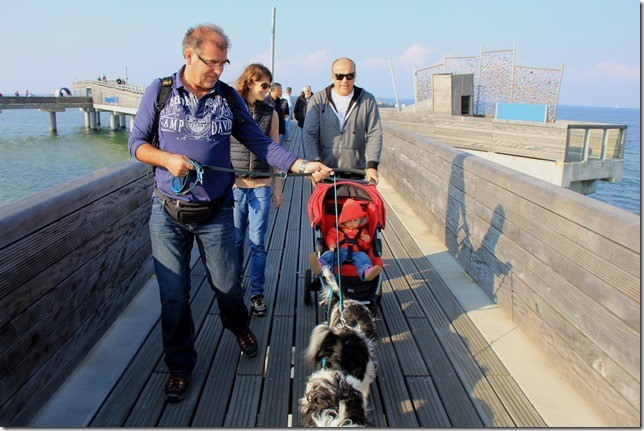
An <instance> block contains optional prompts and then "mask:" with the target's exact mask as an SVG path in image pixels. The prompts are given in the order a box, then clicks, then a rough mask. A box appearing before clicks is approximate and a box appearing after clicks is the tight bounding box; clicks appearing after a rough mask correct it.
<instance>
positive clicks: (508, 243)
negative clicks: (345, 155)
mask: <svg viewBox="0 0 644 431" xmlns="http://www.w3.org/2000/svg"><path fill="white" fill-rule="evenodd" d="M383 130H384V148H383V154H382V159H381V164H380V168H379V169H380V170H381V172H382V174H383V176H384V177H386V178H387V182H388V183H389V184H391V185H392V186H393V187H394V188H396V190H397V192H398V193H399V194H401V195H403V196H408V197H409V200H410V204H411V206H412V207H413V208H415V210H416V211H417V213H418V214H419V215H420V216H421V217H423V219H425V220H427V222H428V223H429V225H430V226H431V228H432V229H433V231H434V233H435V234H436V235H437V236H438V237H439V238H441V239H442V240H443V241H444V242H445V244H446V246H447V247H448V249H449V250H450V253H451V254H452V255H453V256H454V257H455V258H456V259H457V260H458V261H459V262H460V263H461V265H462V266H463V268H464V269H465V270H466V271H467V273H468V274H469V275H470V276H471V277H472V278H473V279H474V280H476V282H477V283H478V284H479V285H480V286H481V287H482V288H483V289H484V290H485V291H486V292H487V293H488V295H489V296H490V297H491V298H493V300H494V301H495V302H496V303H497V304H498V305H499V306H500V307H501V308H502V309H504V310H505V311H506V312H507V313H508V315H509V316H511V317H512V319H513V320H514V321H515V322H516V324H517V325H518V326H519V327H520V328H521V330H523V331H524V332H525V333H526V334H527V335H528V336H529V337H530V338H531V340H532V341H533V342H534V343H535V345H536V346H537V347H538V348H539V349H540V350H541V351H543V353H544V354H545V355H546V356H547V357H549V358H550V359H551V361H552V362H553V364H554V365H555V366H556V367H558V368H559V369H560V371H561V373H562V375H563V376H565V377H566V379H567V380H568V381H569V383H570V384H571V385H572V386H573V387H574V388H575V389H576V390H577V391H578V392H579V393H580V394H581V395H582V397H583V398H584V399H585V400H586V401H587V402H588V403H589V405H590V406H592V408H593V409H595V410H596V412H597V413H598V414H599V415H600V416H601V417H602V419H603V420H604V421H605V422H606V423H608V424H610V426H632V427H638V426H640V350H641V349H640V347H641V344H640V220H639V217H638V216H637V215H635V214H632V213H628V212H626V211H623V210H620V209H618V208H615V207H612V206H610V205H607V204H604V203H602V202H599V201H596V200H594V199H591V198H588V197H585V196H582V195H579V194H577V193H574V192H572V191H570V190H566V189H563V188H561V187H557V186H554V185H551V184H548V183H546V182H544V181H541V180H538V179H536V178H533V177H530V176H528V175H525V174H522V173H519V172H517V171H514V170H512V169H508V168H505V167H503V166H500V165H497V164H495V163H492V162H490V161H487V160H484V159H481V158H479V157H475V156H473V155H471V154H468V153H466V152H463V151H461V150H458V149H456V148H452V147H451V146H448V145H444V144H441V143H439V142H437V141H434V140H431V139H428V138H426V137H423V136H420V135H418V134H415V133H413V132H410V131H408V130H404V129H402V128H400V127H397V126H395V125H392V124H391V123H389V122H387V121H385V122H384V126H383Z"/></svg>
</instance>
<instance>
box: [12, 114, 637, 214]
mask: <svg viewBox="0 0 644 431" xmlns="http://www.w3.org/2000/svg"><path fill="white" fill-rule="evenodd" d="M556 118H557V119H559V120H564V119H566V120H578V121H588V122H597V123H611V124H625V125H627V126H628V129H627V131H626V146H625V150H624V167H623V171H622V179H621V180H620V181H619V182H617V183H608V182H605V181H598V182H597V191H596V193H593V194H591V195H589V196H590V197H591V198H594V199H597V200H600V201H603V202H606V203H608V204H611V205H614V206H617V207H619V208H622V209H625V210H627V211H630V212H633V213H635V214H640V110H639V109H625V108H589V107H579V106H558V107H557V115H556ZM56 120H57V133H55V134H53V133H51V132H50V131H49V114H48V113H46V112H40V111H38V110H33V109H15V110H13V109H5V110H4V111H2V113H0V207H1V206H2V205H5V204H8V203H10V202H14V201H16V200H18V199H22V198H25V197H28V196H30V195H32V194H34V193H36V192H39V191H42V190H46V189H49V188H55V187H57V186H59V185H60V184H61V183H63V182H65V181H71V180H74V179H77V178H79V177H81V176H84V175H87V174H89V173H91V172H94V171H96V170H99V169H102V168H105V167H107V166H110V165H113V164H115V163H119V162H122V161H124V160H127V159H129V158H130V155H129V153H128V149H127V140H128V135H129V132H127V131H125V130H119V131H111V130H110V128H109V115H108V114H107V113H103V114H101V122H102V127H101V128H100V129H99V130H87V129H86V128H85V120H84V114H83V112H82V111H80V110H79V109H68V110H67V111H65V112H59V113H57V114H56Z"/></svg>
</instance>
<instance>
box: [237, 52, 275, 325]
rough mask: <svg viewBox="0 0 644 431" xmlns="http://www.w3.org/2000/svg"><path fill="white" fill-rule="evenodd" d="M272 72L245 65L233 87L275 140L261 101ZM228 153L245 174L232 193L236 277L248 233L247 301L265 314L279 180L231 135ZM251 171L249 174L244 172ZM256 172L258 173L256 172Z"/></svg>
mask: <svg viewBox="0 0 644 431" xmlns="http://www.w3.org/2000/svg"><path fill="white" fill-rule="evenodd" d="M272 80H273V75H272V74H271V71H270V70H269V69H268V68H267V67H266V66H264V65H262V64H258V63H254V64H251V65H249V66H247V67H246V68H245V69H244V71H243V72H242V74H241V76H240V77H239V78H238V79H237V81H236V88H237V91H238V92H239V94H240V95H241V97H242V99H244V102H246V105H247V106H248V109H249V110H250V112H251V114H252V115H253V118H254V119H255V122H256V123H257V125H258V126H259V128H260V129H261V130H262V132H263V133H264V134H265V135H266V136H268V137H269V138H271V140H273V141H274V142H278V141H279V118H278V116H277V112H275V109H274V108H273V107H272V106H269V105H268V104H266V103H264V100H265V99H266V94H267V93H268V90H269V88H270V86H271V81H272ZM230 156H231V158H232V162H233V167H234V168H235V169H238V170H240V171H244V173H240V174H237V175H236V179H235V186H234V187H233V193H234V196H235V246H236V247H237V256H238V260H239V278H240V280H242V277H243V274H244V267H243V265H242V263H243V261H244V243H245V241H246V236H247V233H248V240H249V244H250V262H249V265H248V266H249V275H250V283H248V285H249V286H250V302H251V312H252V313H253V314H254V315H255V316H264V315H265V314H266V300H265V297H264V283H265V276H264V272H265V269H266V245H265V239H266V231H267V229H268V213H269V211H270V209H271V196H272V200H273V202H274V203H275V207H276V208H279V207H280V205H282V180H281V178H279V177H278V176H273V177H269V176H262V174H266V173H270V172H273V173H277V172H279V170H278V169H276V168H272V167H271V166H270V165H269V164H268V163H266V162H265V161H264V160H262V159H260V158H259V157H257V156H255V155H254V154H253V153H252V152H251V151H250V150H249V149H248V148H246V147H245V146H244V145H242V144H241V142H239V141H238V140H237V139H235V138H234V137H233V138H231V139H230ZM247 172H252V173H247ZM258 174H259V175H258Z"/></svg>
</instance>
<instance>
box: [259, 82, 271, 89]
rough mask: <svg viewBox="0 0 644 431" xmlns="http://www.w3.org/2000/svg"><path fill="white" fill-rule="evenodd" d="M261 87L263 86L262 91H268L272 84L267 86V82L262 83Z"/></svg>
mask: <svg viewBox="0 0 644 431" xmlns="http://www.w3.org/2000/svg"><path fill="white" fill-rule="evenodd" d="M260 85H261V86H262V90H266V89H267V88H268V87H270V86H271V84H267V83H265V82H261V83H260Z"/></svg>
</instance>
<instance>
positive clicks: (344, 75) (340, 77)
mask: <svg viewBox="0 0 644 431" xmlns="http://www.w3.org/2000/svg"><path fill="white" fill-rule="evenodd" d="M333 76H334V77H335V79H337V80H338V81H342V80H343V79H344V78H347V81H353V78H355V77H356V73H355V72H351V73H334V74H333Z"/></svg>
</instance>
